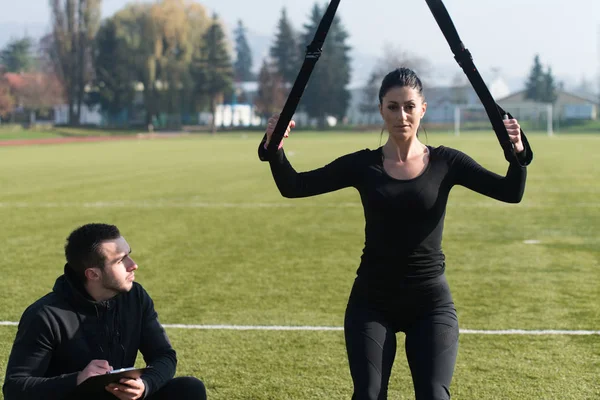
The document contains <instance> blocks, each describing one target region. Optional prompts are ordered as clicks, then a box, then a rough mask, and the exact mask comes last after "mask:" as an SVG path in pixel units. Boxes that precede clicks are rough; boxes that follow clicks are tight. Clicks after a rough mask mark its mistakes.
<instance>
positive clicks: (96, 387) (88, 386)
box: [74, 366, 152, 396]
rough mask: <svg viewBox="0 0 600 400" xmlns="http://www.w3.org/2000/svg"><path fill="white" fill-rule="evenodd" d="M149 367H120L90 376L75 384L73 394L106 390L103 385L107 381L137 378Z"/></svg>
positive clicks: (149, 368) (106, 383) (149, 367)
mask: <svg viewBox="0 0 600 400" xmlns="http://www.w3.org/2000/svg"><path fill="white" fill-rule="evenodd" d="M151 369H152V367H151V366H147V367H145V368H135V367H132V368H121V369H115V370H113V371H110V372H107V373H106V374H102V375H95V376H91V377H89V378H87V379H86V380H85V381H83V382H81V384H79V385H77V387H76V389H75V391H74V394H76V395H78V396H79V395H84V394H94V393H95V394H98V393H104V392H106V389H105V387H106V386H107V385H108V384H109V383H116V382H119V380H121V379H123V378H130V379H137V378H139V377H141V376H142V374H144V373H146V372H148V371H149V370H151Z"/></svg>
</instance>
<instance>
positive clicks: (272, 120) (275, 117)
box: [265, 114, 296, 149]
mask: <svg viewBox="0 0 600 400" xmlns="http://www.w3.org/2000/svg"><path fill="white" fill-rule="evenodd" d="M278 120H279V114H274V115H273V116H272V117H271V118H269V121H268V124H267V130H266V132H265V134H266V135H267V140H266V141H265V149H266V148H267V147H268V146H269V142H270V141H271V136H273V131H274V130H275V126H276V125H277V121H278ZM295 126H296V122H295V121H294V120H291V121H290V123H289V125H288V127H287V129H286V130H285V134H284V135H283V138H286V137H288V136H290V131H291V129H292V128H294V127H295ZM282 147H283V139H281V143H279V147H278V149H280V148H282Z"/></svg>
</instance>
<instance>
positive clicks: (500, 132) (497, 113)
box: [425, 0, 533, 166]
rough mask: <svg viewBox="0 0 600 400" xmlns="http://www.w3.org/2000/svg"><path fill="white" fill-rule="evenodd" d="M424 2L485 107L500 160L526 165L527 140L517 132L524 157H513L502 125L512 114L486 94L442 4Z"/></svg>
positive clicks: (529, 153)
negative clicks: (501, 154)
mask: <svg viewBox="0 0 600 400" xmlns="http://www.w3.org/2000/svg"><path fill="white" fill-rule="evenodd" d="M425 1H426V2H427V5H428V6H429V9H430V10H431V13H432V14H433V16H434V18H435V20H436V21H437V23H438V25H439V27H440V29H441V30H442V33H443V34H444V36H445V37H446V41H447V42H448V44H449V45H450V49H451V50H452V53H454V59H455V60H456V62H458V65H460V67H461V68H462V70H463V71H464V73H465V74H466V75H467V78H468V79H469V82H471V85H472V86H473V89H475V92H476V93H477V96H478V97H479V100H481V103H482V104H483V107H484V108H485V112H486V113H487V115H488V118H489V119H490V122H491V123H492V127H493V129H494V132H495V133H496V137H497V138H498V142H500V146H501V147H502V150H503V151H504V158H505V159H506V161H508V162H511V161H515V160H516V161H517V162H518V163H519V164H521V165H524V166H525V165H529V164H530V163H531V160H532V159H533V151H532V150H531V146H530V145H529V141H528V140H527V138H526V137H525V134H524V133H523V131H522V130H521V141H522V142H523V146H524V147H525V157H517V156H516V154H515V151H514V146H513V143H512V142H511V141H510V139H509V136H508V132H507V131H506V127H505V126H504V122H502V121H503V119H504V118H505V116H508V117H509V118H512V115H510V114H509V113H507V112H506V111H504V110H503V109H502V107H500V106H499V105H498V104H497V103H496V101H495V100H494V98H493V97H492V95H491V93H490V91H489V90H488V88H487V86H486V85H485V82H484V81H483V79H482V78H481V75H480V74H479V71H477V67H475V64H474V63H473V57H472V56H471V52H470V51H469V50H468V49H466V48H465V46H464V44H463V42H462V41H461V40H460V37H459V36H458V32H457V31H456V28H455V27H454V23H453V22H452V19H451V18H450V15H449V14H448V10H446V7H445V6H444V3H443V2H442V0H425Z"/></svg>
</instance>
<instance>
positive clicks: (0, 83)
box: [0, 69, 15, 118]
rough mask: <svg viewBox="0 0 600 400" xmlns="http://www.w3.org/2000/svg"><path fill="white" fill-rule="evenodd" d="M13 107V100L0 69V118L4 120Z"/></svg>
mask: <svg viewBox="0 0 600 400" xmlns="http://www.w3.org/2000/svg"><path fill="white" fill-rule="evenodd" d="M14 105H15V100H14V98H13V97H12V95H11V93H10V87H9V85H8V82H7V81H6V78H5V77H4V73H3V71H2V70H1V69H0V117H1V118H6V116H7V115H8V114H10V113H11V112H12V111H13V107H14Z"/></svg>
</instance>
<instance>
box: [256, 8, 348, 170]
mask: <svg viewBox="0 0 600 400" xmlns="http://www.w3.org/2000/svg"><path fill="white" fill-rule="evenodd" d="M339 4H340V0H331V2H330V3H329V6H328V7H327V10H326V11H325V14H324V15H323V18H322V19H321V22H320V23H319V27H318V28H317V31H316V32H315V36H314V38H313V40H312V42H311V43H310V44H309V45H308V46H307V47H306V55H305V57H304V63H303V64H302V68H301V69H300V72H299V73H298V76H297V77H296V81H295V82H294V85H293V86H292V90H291V91H290V94H289V95H288V98H287V100H286V102H285V105H284V106H283V110H282V111H281V114H280V115H279V120H277V124H276V125H275V130H274V131H273V135H272V136H271V140H270V141H269V145H268V146H267V149H266V150H265V148H264V144H265V142H266V140H267V135H266V134H265V135H264V137H263V139H262V141H261V142H260V145H259V146H258V157H259V158H260V160H261V161H267V159H268V156H267V154H268V153H271V154H273V153H275V152H276V151H277V149H278V148H279V144H280V143H281V139H283V136H284V135H285V131H286V130H287V128H288V125H289V124H290V121H291V120H292V117H293V116H294V113H295V112H296V107H298V103H299V102H300V98H301V97H302V94H303V93H304V89H305V88H306V84H307V83H308V79H309V78H310V74H311V73H312V71H313V69H314V67H315V65H316V64H317V61H319V57H320V56H321V52H322V48H323V43H324V42H325V38H326V37H327V32H329V28H330V27H331V23H332V22H333V18H334V17H335V12H336V11H337V8H338V5H339Z"/></svg>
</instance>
